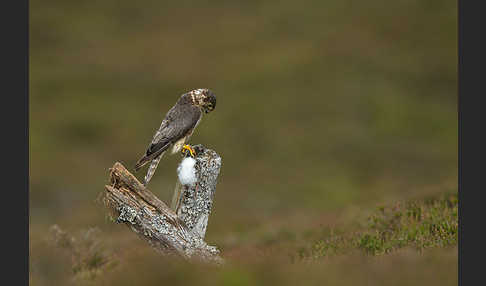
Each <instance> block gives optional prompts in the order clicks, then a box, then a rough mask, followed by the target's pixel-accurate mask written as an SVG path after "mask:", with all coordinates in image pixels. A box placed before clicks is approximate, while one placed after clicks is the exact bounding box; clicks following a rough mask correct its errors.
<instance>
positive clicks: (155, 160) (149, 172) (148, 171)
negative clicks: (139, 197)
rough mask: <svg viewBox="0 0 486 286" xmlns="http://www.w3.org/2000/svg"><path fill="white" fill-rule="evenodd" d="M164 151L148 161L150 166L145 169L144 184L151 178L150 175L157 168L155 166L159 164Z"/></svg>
mask: <svg viewBox="0 0 486 286" xmlns="http://www.w3.org/2000/svg"><path fill="white" fill-rule="evenodd" d="M164 153H165V152H163V153H161V154H160V155H159V156H158V157H156V158H155V159H153V160H152V162H151V163H150V166H149V168H148V170H147V174H146V175H145V179H144V185H147V184H148V182H149V181H150V179H152V176H153V175H154V173H155V170H156V169H157V166H158V165H159V162H160V159H162V156H163V155H164Z"/></svg>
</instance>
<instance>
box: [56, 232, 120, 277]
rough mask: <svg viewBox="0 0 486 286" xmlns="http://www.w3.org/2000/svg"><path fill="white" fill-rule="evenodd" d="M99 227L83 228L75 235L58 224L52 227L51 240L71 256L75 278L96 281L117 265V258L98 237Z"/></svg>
mask: <svg viewBox="0 0 486 286" xmlns="http://www.w3.org/2000/svg"><path fill="white" fill-rule="evenodd" d="M99 231H100V230H99V229H98V228H90V229H88V230H83V231H81V232H80V234H79V235H78V236H77V237H75V236H72V235H70V234H69V233H68V232H66V231H64V230H62V229H61V228H60V227H59V226H58V225H56V224H55V225H53V226H51V227H50V229H49V232H50V238H49V242H51V243H52V244H54V246H56V247H57V248H58V249H61V250H63V251H64V252H65V253H66V254H67V255H69V256H70V257H71V268H72V272H73V280H81V281H82V282H83V283H84V282H87V281H94V280H95V278H96V277H97V276H99V275H101V274H104V272H105V271H107V270H110V269H112V268H113V267H115V266H116V265H117V258H116V256H115V255H114V254H113V253H110V252H109V251H108V250H106V249H105V247H104V246H103V243H102V242H101V240H100V239H99V237H98V233H99Z"/></svg>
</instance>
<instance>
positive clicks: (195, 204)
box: [101, 145, 223, 263]
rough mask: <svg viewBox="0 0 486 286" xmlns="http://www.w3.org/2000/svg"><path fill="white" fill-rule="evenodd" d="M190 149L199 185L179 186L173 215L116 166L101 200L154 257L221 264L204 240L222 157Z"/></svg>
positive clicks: (207, 150) (152, 195) (129, 175)
mask: <svg viewBox="0 0 486 286" xmlns="http://www.w3.org/2000/svg"><path fill="white" fill-rule="evenodd" d="M194 147H195V149H196V157H195V159H196V161H197V163H196V165H195V168H196V175H197V182H196V184H195V185H194V186H192V187H191V186H184V185H182V184H180V186H181V190H179V191H180V192H179V193H180V194H181V195H182V196H183V197H182V198H181V199H180V200H179V204H178V208H177V209H176V211H173V210H172V209H170V208H169V207H168V206H167V205H166V204H165V203H164V202H162V201H161V200H159V199H158V198H157V197H156V196H155V195H154V194H153V193H152V192H150V190H148V189H147V188H146V187H145V186H144V185H143V184H142V183H140V181H138V180H137V178H136V177H135V176H134V175H133V174H131V173H130V172H129V171H128V170H127V169H126V168H125V167H124V166H123V165H122V164H121V163H118V162H117V163H115V164H114V165H113V167H112V168H111V169H110V185H106V186H105V192H104V193H103V195H102V198H101V201H102V202H103V204H104V205H105V206H106V207H107V208H108V209H109V211H110V215H111V217H112V218H113V220H114V221H115V222H117V223H124V224H125V225H127V226H128V227H129V228H130V229H131V230H132V231H134V232H135V233H137V235H139V236H140V237H141V238H142V239H144V240H146V241H147V242H148V243H149V244H150V245H151V246H152V247H154V248H155V249H156V250H157V251H158V252H160V253H163V254H178V255H180V256H182V257H184V258H187V259H197V260H203V261H211V262H216V263H222V261H223V260H222V258H221V257H220V256H219V253H220V251H219V250H218V249H217V248H216V247H214V246H210V245H208V244H207V243H206V242H205V241H204V235H205V232H206V227H207V221H208V217H209V214H210V212H211V207H212V205H213V199H214V192H215V189H216V182H217V176H218V174H219V169H220V168H221V157H219V156H218V154H217V153H216V152H214V151H213V150H210V149H206V148H204V146H202V145H197V146H194ZM176 191H178V190H177V189H176ZM194 196H195V197H194ZM183 209H184V210H183Z"/></svg>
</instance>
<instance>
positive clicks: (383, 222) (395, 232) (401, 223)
mask: <svg viewBox="0 0 486 286" xmlns="http://www.w3.org/2000/svg"><path fill="white" fill-rule="evenodd" d="M457 213H458V210H457V194H449V195H442V196H440V197H439V198H431V199H427V200H420V201H417V200H413V201H409V202H406V203H397V204H396V205H394V206H392V207H379V208H378V210H377V211H376V212H375V213H374V214H372V215H371V216H370V217H369V218H368V224H367V225H365V227H364V228H362V230H361V231H355V232H354V233H352V234H351V235H349V234H348V235H335V234H331V235H330V236H329V237H327V238H325V239H323V240H320V241H318V242H317V243H316V244H315V245H314V247H313V249H312V254H311V256H312V257H314V258H319V257H323V256H328V255H335V254H337V253H339V254H343V253H346V252H349V251H351V250H354V249H359V250H363V251H364V252H365V253H367V254H372V255H380V254H385V253H390V252H391V251H393V250H397V249H399V248H403V247H411V248H414V249H416V250H419V251H421V250H423V249H425V248H429V247H446V246H456V245H457V238H458V233H457V230H458V217H457Z"/></svg>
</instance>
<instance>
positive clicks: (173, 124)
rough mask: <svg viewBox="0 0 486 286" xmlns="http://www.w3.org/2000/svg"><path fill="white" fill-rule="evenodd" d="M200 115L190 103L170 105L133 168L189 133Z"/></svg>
mask: <svg viewBox="0 0 486 286" xmlns="http://www.w3.org/2000/svg"><path fill="white" fill-rule="evenodd" d="M201 115H202V113H201V110H200V109H199V108H198V107H196V106H193V105H191V104H180V105H179V104H176V105H175V106H174V107H172V108H171V109H170V110H169V111H168V112H167V115H166V116H165V118H164V120H162V123H161V124H160V128H159V130H157V132H156V133H155V135H154V138H153V139H152V142H151V143H150V145H149V147H148V148H147V151H146V152H145V155H144V156H143V157H142V158H141V159H140V160H139V161H138V162H137V164H136V165H135V170H136V171H137V170H138V169H140V168H141V167H142V166H143V165H145V164H146V163H147V162H149V161H151V160H152V159H154V158H156V157H157V156H159V155H160V154H161V153H162V152H164V151H165V150H167V148H169V146H170V145H171V144H172V143H174V142H176V141H178V140H179V139H181V138H183V137H185V136H187V134H190V133H191V132H192V130H193V129H194V127H195V126H196V124H197V122H198V120H199V119H200V118H201Z"/></svg>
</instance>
